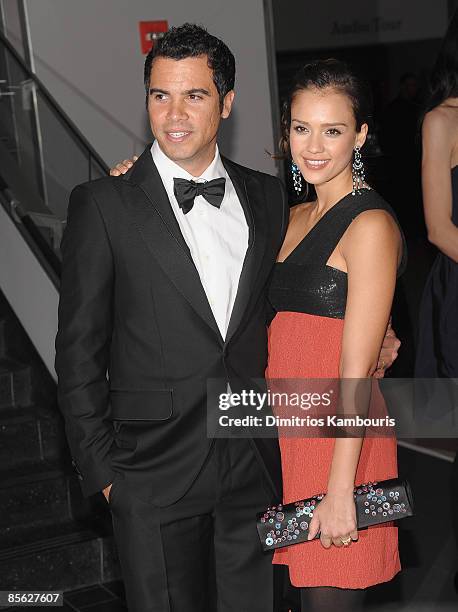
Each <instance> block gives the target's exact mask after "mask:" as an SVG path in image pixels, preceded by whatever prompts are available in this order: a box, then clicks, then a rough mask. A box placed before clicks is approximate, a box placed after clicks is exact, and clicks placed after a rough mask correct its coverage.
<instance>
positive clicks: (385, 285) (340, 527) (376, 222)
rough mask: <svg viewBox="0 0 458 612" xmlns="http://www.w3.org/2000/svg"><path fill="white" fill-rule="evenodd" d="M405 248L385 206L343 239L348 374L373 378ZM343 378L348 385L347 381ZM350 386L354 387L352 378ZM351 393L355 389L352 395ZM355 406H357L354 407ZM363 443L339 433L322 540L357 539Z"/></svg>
mask: <svg viewBox="0 0 458 612" xmlns="http://www.w3.org/2000/svg"><path fill="white" fill-rule="evenodd" d="M401 248H402V242H401V236H400V232H399V229H398V227H397V225H396V222H395V221H394V219H393V218H392V216H391V215H390V214H389V213H387V212H385V211H381V210H371V211H366V212H364V213H361V214H360V215H359V216H358V217H357V218H356V219H355V221H354V222H353V223H352V224H351V226H350V228H349V229H348V230H347V232H346V233H345V235H344V237H343V239H342V241H341V247H340V249H341V253H342V256H343V257H344V259H345V261H346V265H347V273H348V295H347V307H346V312H345V323H344V331H343V340H342V352H341V359H340V368H339V375H340V378H342V379H365V378H368V377H370V376H372V374H373V373H374V371H375V369H376V367H377V359H378V355H379V352H380V347H381V345H382V341H383V338H384V336H385V331H386V327H387V324H388V320H389V316H390V310H391V304H392V300H393V295H394V289H395V285H396V272H397V267H398V263H399V261H400V256H401ZM342 382H343V383H344V386H345V384H346V383H345V380H343V381H342ZM347 386H348V387H350V386H351V381H349V384H348V385H347ZM347 391H348V389H347ZM344 392H345V389H344ZM351 394H352V390H351V389H349V393H347V394H346V395H347V396H348V395H351ZM344 410H345V406H344ZM351 411H352V406H350V407H349V410H348V412H351ZM362 442H363V438H362V437H360V438H337V439H336V441H335V445H334V452H333V458H332V462H331V466H330V471H329V478H328V489H327V494H326V496H325V498H324V499H323V501H322V502H321V503H320V506H319V507H318V508H317V510H316V511H315V515H314V518H313V519H312V522H313V524H311V528H310V531H311V537H314V535H315V534H316V533H317V532H318V531H321V542H322V544H323V546H325V547H326V548H328V547H329V546H330V545H331V544H332V543H333V544H335V545H336V546H341V545H342V543H341V540H340V538H342V537H346V536H348V535H351V536H352V538H353V539H356V538H357V532H356V512H355V505H354V500H353V488H354V485H355V476H356V470H357V467H358V461H359V456H360V452H361V446H362ZM315 519H317V520H316V521H315ZM312 527H313V530H312Z"/></svg>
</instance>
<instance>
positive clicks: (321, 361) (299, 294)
mask: <svg viewBox="0 0 458 612" xmlns="http://www.w3.org/2000/svg"><path fill="white" fill-rule="evenodd" d="M366 92H367V88H366V86H365V84H364V83H363V82H361V81H360V80H359V79H358V78H357V77H356V76H355V75H354V74H353V73H352V71H351V70H350V69H349V68H348V67H347V66H346V65H345V64H343V63H341V62H338V61H336V60H326V61H317V62H313V63H310V64H307V65H306V66H304V67H303V68H302V70H301V71H300V72H299V74H298V75H297V77H296V81H295V84H294V87H293V90H292V93H291V96H290V100H289V104H288V105H287V106H286V108H285V115H284V125H285V127H286V130H285V134H284V144H285V146H286V149H287V151H289V152H290V153H291V156H292V160H293V172H294V173H295V183H296V185H299V184H300V183H301V182H302V181H304V180H305V182H306V183H309V184H313V185H314V187H315V192H316V199H315V200H314V201H312V202H304V203H300V204H297V205H296V206H294V207H292V209H291V216H290V223H289V228H288V232H287V235H286V238H285V242H284V244H283V247H282V249H281V251H280V253H279V256H278V263H277V265H276V267H275V270H274V273H273V277H272V283H271V287H270V296H269V299H270V302H271V304H272V306H273V307H274V309H275V310H276V312H277V314H276V316H275V317H274V319H273V321H272V323H271V326H270V330H269V362H268V368H267V372H266V378H267V379H282V378H296V379H305V378H309V379H310V378H346V379H350V378H366V377H370V376H372V375H373V373H374V371H375V369H376V367H377V358H378V355H379V352H380V347H381V345H382V341H383V338H384V335H385V330H386V328H387V325H388V321H389V315H390V310H391V304H392V299H393V294H394V289H395V284H396V278H397V276H398V274H399V273H400V271H401V268H403V266H404V254H403V238H402V234H401V231H400V229H399V226H398V223H397V220H396V218H395V216H394V213H393V211H392V209H391V208H390V207H389V205H388V204H387V203H386V202H385V201H384V200H383V199H382V198H381V197H380V196H379V195H378V194H377V193H376V192H375V191H373V190H372V189H370V188H369V186H368V185H367V184H366V183H365V180H364V172H363V170H362V168H361V163H360V148H361V147H362V146H363V144H364V142H365V139H366V135H367V130H368V125H367V122H368V116H369V112H370V109H369V100H370V97H369V95H368V94H367V93H366ZM280 447H281V452H282V466H283V483H284V502H285V503H288V502H292V501H295V500H297V499H303V498H306V497H310V496H312V495H314V494H317V493H319V492H326V495H325V497H324V499H323V501H322V502H321V503H320V505H319V506H318V507H317V508H316V510H315V511H314V516H313V519H312V520H311V523H310V536H311V537H313V535H314V534H317V533H318V532H320V533H321V535H320V539H317V540H315V541H313V542H307V543H303V544H297V545H294V546H291V547H288V548H283V549H280V550H278V551H277V552H276V554H275V556H274V563H279V564H285V565H287V566H288V568H289V575H290V579H291V582H292V584H293V585H295V586H297V587H302V590H301V600H302V607H303V610H312V611H315V610H329V609H332V607H333V606H335V608H336V609H339V610H347V609H348V610H350V609H351V610H355V609H356V608H357V606H358V605H360V604H361V601H362V597H363V594H364V589H366V588H367V587H370V586H371V585H374V584H377V583H380V582H385V581H388V580H390V579H391V578H393V576H394V575H395V574H396V573H397V572H398V571H399V570H400V562H399V554H398V538H397V528H396V527H395V526H393V524H392V523H385V524H383V525H378V526H374V527H371V528H369V529H367V530H365V531H362V532H360V534H359V537H358V532H357V530H356V516H355V505H354V501H353V488H354V486H355V484H359V483H362V482H368V481H379V480H384V479H387V478H393V477H396V476H397V461H396V440H395V438H393V437H379V438H376V437H365V438H362V437H359V438H357V437H353V438H336V439H334V438H317V437H308V438H298V437H282V436H281V432H280Z"/></svg>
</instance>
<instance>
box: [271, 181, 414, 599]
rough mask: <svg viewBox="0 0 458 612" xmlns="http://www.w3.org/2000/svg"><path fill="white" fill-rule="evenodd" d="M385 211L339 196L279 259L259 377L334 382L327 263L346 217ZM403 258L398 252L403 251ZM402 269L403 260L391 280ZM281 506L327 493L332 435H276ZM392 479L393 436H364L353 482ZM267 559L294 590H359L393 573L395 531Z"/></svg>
mask: <svg viewBox="0 0 458 612" xmlns="http://www.w3.org/2000/svg"><path fill="white" fill-rule="evenodd" d="M371 209H383V210H386V211H388V212H389V213H390V214H391V215H393V217H394V218H396V217H395V214H394V212H393V210H392V209H391V207H390V206H389V205H388V204H387V203H386V202H385V201H384V200H383V199H382V198H381V197H380V196H379V195H378V194H377V193H376V192H374V191H373V190H368V189H365V190H363V191H362V192H361V195H359V196H358V195H357V196H352V195H351V194H349V195H347V196H345V197H344V198H343V199H342V200H340V201H339V202H337V204H335V205H334V206H333V207H332V208H331V209H330V210H329V211H328V212H327V213H325V214H324V215H323V217H321V219H320V220H319V221H318V223H317V224H315V226H314V227H313V228H312V229H311V230H310V231H309V233H308V234H307V235H306V236H305V238H304V239H303V240H302V241H301V242H300V243H299V245H298V246H297V247H296V248H295V249H294V250H293V251H292V253H291V254H290V255H289V256H288V257H287V258H286V260H285V262H284V263H277V264H276V265H275V268H274V271H273V275H272V279H271V285H270V289H269V301H270V303H271V305H272V307H273V308H274V310H276V313H277V314H276V315H275V317H274V319H273V321H272V323H271V325H270V328H269V360H268V366H267V370H266V379H267V380H268V381H269V379H275V378H338V377H339V359H340V352H341V345H342V333H343V328H344V317H345V307H346V297H347V274H346V273H345V272H342V271H340V270H337V269H335V268H332V267H330V266H328V265H326V262H327V261H328V259H329V257H330V255H331V254H332V252H333V251H334V249H335V247H336V246H337V243H338V242H339V240H340V239H341V237H342V236H343V234H344V233H345V231H346V229H347V228H348V227H349V225H350V224H351V222H352V221H353V219H354V218H355V217H356V216H357V215H358V214H360V213H361V212H363V211H366V210H371ZM404 253H405V250H404ZM404 266H405V256H404V255H403V261H402V262H401V264H400V266H399V270H398V275H399V274H400V272H401V271H402V269H403V268H404ZM279 438H280V449H281V458H282V472H283V491H284V499H283V501H284V503H289V502H293V501H296V500H298V499H303V498H306V497H311V496H312V495H315V494H317V493H324V492H326V488H327V481H328V472H329V468H330V465H331V460H332V454H333V449H334V439H333V438H313V437H310V438H297V437H294V438H293V437H286V436H283V437H282V434H281V428H280V433H279ZM396 476H397V446H396V439H395V438H394V437H383V438H382V437H378V438H377V437H366V438H365V439H364V441H363V445H362V450H361V455H360V460H359V464H358V469H357V474H356V480H355V484H357V485H358V484H361V483H366V482H369V481H372V482H374V481H380V480H385V479H388V478H395V477H396ZM273 562H274V563H275V564H283V565H288V566H289V575H290V580H291V583H292V584H293V585H294V586H297V587H313V586H330V587H341V588H349V589H358V588H366V587H368V586H370V585H373V584H377V583H380V582H385V581H388V580H390V579H391V578H392V577H393V576H394V575H395V574H396V573H397V572H399V571H400V569H401V566H400V561H399V552H398V535H397V527H395V526H394V525H393V523H392V522H390V523H384V524H383V525H377V526H373V527H370V528H368V529H366V530H361V531H360V532H359V540H358V541H357V542H353V543H352V544H351V545H350V546H348V547H341V548H337V547H335V546H331V547H330V548H329V549H325V548H323V546H322V545H321V543H320V541H319V540H313V541H311V542H304V543H302V544H295V545H293V546H290V547H287V548H282V549H279V550H277V551H275V554H274V559H273Z"/></svg>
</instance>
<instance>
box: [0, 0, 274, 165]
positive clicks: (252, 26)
mask: <svg viewBox="0 0 458 612" xmlns="http://www.w3.org/2000/svg"><path fill="white" fill-rule="evenodd" d="M5 1H8V0H5ZM263 4H264V3H263V0H249V1H247V0H231V1H230V2H228V1H227V0H192V2H190V1H189V0H188V1H187V2H185V1H184V0H154V2H152V1H151V0H128V1H127V2H126V1H125V0H124V1H122V0H78V1H77V2H75V1H74V0H27V2H26V6H27V12H28V18H29V24H30V33H31V42H32V49H33V54H34V60H35V69H36V72H37V74H38V76H39V77H40V78H41V80H42V81H43V82H44V84H45V85H46V86H47V87H48V89H49V90H50V91H51V93H52V94H53V95H54V97H55V98H56V99H57V101H58V102H59V103H60V104H61V106H62V107H63V109H64V110H65V111H66V112H67V114H68V115H69V116H70V117H71V118H72V119H73V120H74V121H75V122H76V124H77V125H78V126H79V127H80V129H81V131H82V132H83V134H84V135H85V136H86V137H87V138H88V140H89V141H90V142H91V144H92V145H93V146H94V147H95V149H96V150H97V151H98V152H99V153H100V154H101V155H102V157H103V158H104V159H105V160H106V161H107V163H109V164H111V163H113V162H114V161H117V160H120V159H123V158H124V157H126V156H129V155H131V154H132V153H133V152H134V150H135V151H136V152H139V151H141V150H142V148H143V143H144V142H145V141H148V140H149V139H150V137H151V134H150V131H149V126H148V123H147V120H146V110H145V106H144V89H143V62H144V56H143V55H142V54H141V51H140V37H139V32H138V22H139V21H145V20H158V19H166V20H168V22H169V26H171V25H179V24H181V23H183V22H185V21H192V22H195V23H200V24H203V25H204V26H206V27H207V28H208V30H209V31H210V32H211V33H212V34H214V35H216V36H218V37H220V38H222V39H223V40H224V41H225V42H226V43H227V44H228V46H229V47H230V48H231V50H232V51H233V53H234V55H235V56H236V60H237V82H236V89H237V101H236V106H235V111H234V114H233V116H232V117H231V118H230V119H229V120H228V125H225V126H224V129H223V131H222V137H221V149H222V151H223V152H224V153H225V154H226V155H229V156H230V157H232V158H233V159H235V160H237V161H239V162H241V163H243V164H246V165H249V166H252V167H255V168H258V169H261V170H264V171H267V172H272V173H275V164H274V163H273V162H272V160H271V159H269V158H268V157H267V156H266V155H265V153H264V150H265V149H268V150H272V149H273V147H274V137H273V129H272V109H271V97H270V89H269V79H268V60H267V52H266V39H265V23H264V9H263Z"/></svg>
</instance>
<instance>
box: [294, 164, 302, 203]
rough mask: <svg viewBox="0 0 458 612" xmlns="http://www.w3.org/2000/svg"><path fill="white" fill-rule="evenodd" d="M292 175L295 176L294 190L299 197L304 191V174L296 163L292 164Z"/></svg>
mask: <svg viewBox="0 0 458 612" xmlns="http://www.w3.org/2000/svg"><path fill="white" fill-rule="evenodd" d="M291 173H292V175H293V183H294V189H295V191H296V193H297V195H299V194H300V192H301V191H302V174H301V172H300V170H299V168H298V167H297V166H296V164H295V163H294V162H291Z"/></svg>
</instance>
